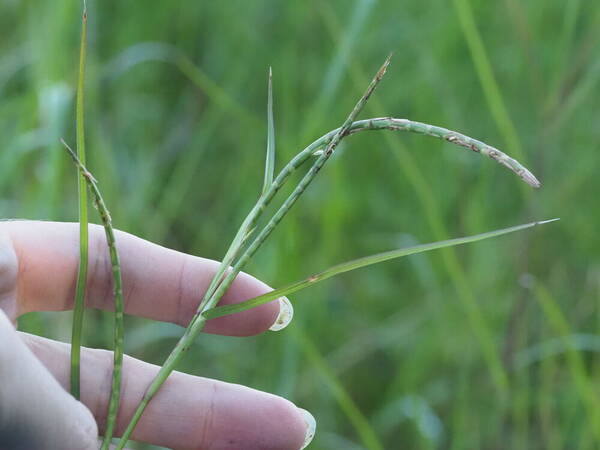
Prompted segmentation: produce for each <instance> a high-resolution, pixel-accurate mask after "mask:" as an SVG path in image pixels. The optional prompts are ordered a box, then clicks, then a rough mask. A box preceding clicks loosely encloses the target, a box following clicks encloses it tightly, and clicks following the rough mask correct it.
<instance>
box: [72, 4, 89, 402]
mask: <svg viewBox="0 0 600 450" xmlns="http://www.w3.org/2000/svg"><path fill="white" fill-rule="evenodd" d="M86 48H87V8H86V4H85V2H84V4H83V15H82V18H81V44H80V47H79V78H78V81H77V107H76V113H75V114H76V120H77V124H76V128H77V130H76V134H77V155H78V158H79V160H80V161H81V162H82V164H85V128H84V87H85V85H84V81H85V61H86ZM78 180H79V184H78V198H79V268H78V269H77V285H76V288H75V301H74V306H73V325H72V331H71V395H73V397H75V398H76V399H78V400H79V396H80V389H81V388H80V371H81V369H80V362H81V336H82V332H83V316H84V312H85V291H86V281H87V272H88V209H87V189H86V182H85V177H84V176H83V175H81V174H78Z"/></svg>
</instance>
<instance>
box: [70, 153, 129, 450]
mask: <svg viewBox="0 0 600 450" xmlns="http://www.w3.org/2000/svg"><path fill="white" fill-rule="evenodd" d="M62 143H63V145H64V146H65V148H66V150H67V152H68V153H69V154H70V155H71V158H73V162H74V163H75V165H76V166H77V168H78V169H79V173H80V175H81V176H82V177H83V179H84V180H85V182H86V184H87V187H89V189H90V191H91V193H92V195H93V197H94V206H95V207H96V208H97V209H98V213H99V214H100V219H101V220H102V225H103V226H104V234H105V235H106V243H107V245H108V251H109V254H110V262H111V267H112V278H113V295H114V298H115V330H114V360H113V374H112V387H111V392H110V402H109V405H108V412H107V415H106V430H105V433H104V440H103V441H102V450H107V449H108V448H109V445H110V443H111V440H112V436H113V432H114V429H115V424H116V420H117V413H118V411H119V401H120V396H121V372H122V369H123V341H124V326H123V312H124V306H123V280H122V276H121V263H120V261H119V253H118V252H117V243H116V240H115V233H114V230H113V227H112V220H111V217H110V213H109V211H108V208H107V207H106V204H105V203H104V199H103V198H102V194H101V193H100V190H99V189H98V185H97V184H96V180H95V179H94V177H93V176H92V174H91V173H90V172H89V171H88V170H87V169H86V167H85V165H84V164H83V163H82V162H81V160H80V159H79V158H78V157H77V155H76V154H75V152H74V151H73V150H71V148H70V147H69V146H68V145H67V144H66V142H64V141H62Z"/></svg>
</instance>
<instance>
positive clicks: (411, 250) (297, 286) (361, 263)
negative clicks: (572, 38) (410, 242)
mask: <svg viewBox="0 0 600 450" xmlns="http://www.w3.org/2000/svg"><path fill="white" fill-rule="evenodd" d="M555 220H558V219H552V220H546V221H542V222H531V223H527V224H524V225H517V226H514V227H510V228H503V229H500V230H495V231H489V232H487V233H481V234H476V235H474V236H467V237H461V238H455V239H449V240H446V241H439V242H433V243H429V244H421V245H415V246H413V247H406V248H401V249H397V250H391V251H388V252H384V253H378V254H375V255H370V256H365V257H363V258H359V259H355V260H352V261H347V262H344V263H341V264H338V265H336V266H333V267H330V268H329V269H327V270H324V271H322V272H319V273H317V274H315V275H312V276H310V277H308V278H305V279H304V280H300V281H297V282H295V283H292V284H290V285H288V286H285V287H283V288H280V289H276V290H274V291H271V292H268V293H266V294H264V295H260V296H258V297H254V298H251V299H250V300H246V301H244V302H242V303H237V304H234V305H226V306H219V307H216V308H213V309H210V310H207V311H206V312H204V314H203V315H204V317H206V318H207V319H214V318H216V317H222V316H227V315H230V314H235V313H238V312H241V311H246V310H248V309H251V308H255V307H257V306H260V305H262V304H265V303H268V302H270V301H272V300H275V299H277V298H279V297H283V296H285V295H289V294H292V293H294V292H297V291H300V290H302V289H305V288H307V287H309V286H312V285H314V284H316V283H319V282H321V281H323V280H326V279H328V278H331V277H333V276H335V275H339V274H341V273H344V272H349V271H351V270H354V269H359V268H361V267H366V266H370V265H371V264H376V263H380V262H383V261H388V260H390V259H396V258H401V257H403V256H408V255H414V254H415V253H422V252H427V251H431V250H436V249H439V248H444V247H452V246H455V245H462V244H468V243H470V242H476V241H481V240H484V239H489V238H492V237H496V236H501V235H503V234H508V233H512V232H514V231H519V230H524V229H526V228H532V227H534V226H536V225H543V224H545V223H549V222H553V221H555Z"/></svg>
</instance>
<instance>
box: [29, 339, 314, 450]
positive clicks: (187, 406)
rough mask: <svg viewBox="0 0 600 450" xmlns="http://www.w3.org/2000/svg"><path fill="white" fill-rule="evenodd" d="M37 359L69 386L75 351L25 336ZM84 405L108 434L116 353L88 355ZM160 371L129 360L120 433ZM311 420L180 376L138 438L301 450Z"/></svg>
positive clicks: (153, 406)
mask: <svg viewBox="0 0 600 450" xmlns="http://www.w3.org/2000/svg"><path fill="white" fill-rule="evenodd" d="M23 339H24V340H25V341H26V342H27V344H28V345H29V346H30V348H31V349H32V351H33V352H34V353H35V355H36V356H37V357H38V358H39V359H40V360H41V361H42V362H43V363H44V365H46V367H47V368H48V369H49V370H50V372H52V374H54V376H55V377H56V379H57V380H58V381H59V382H60V383H61V384H63V386H64V385H66V384H67V383H68V377H69V345H68V344H63V343H59V342H55V341H50V340H48V339H44V338H40V337H38V336H33V335H25V334H24V335H23ZM81 367H82V373H81V386H82V388H81V393H82V397H81V399H82V401H83V403H84V404H85V405H87V406H88V407H89V408H90V410H91V411H92V412H93V414H94V416H95V417H96V420H97V421H98V427H99V428H100V430H101V431H102V429H103V427H104V422H105V414H106V409H107V404H108V397H109V390H110V383H111V370H112V353H111V352H108V351H105V350H91V349H83V351H82V363H81ZM158 369H159V368H158V367H157V366H154V365H151V364H147V363H144V362H142V361H139V360H136V359H133V358H130V357H126V358H125V361H124V364H123V384H122V386H123V390H122V393H121V408H120V411H119V416H118V424H117V433H118V434H120V433H122V432H123V430H124V428H125V426H126V424H127V423H128V422H129V419H130V418H131V416H132V415H133V412H134V410H135V407H136V406H137V404H138V403H139V401H140V400H141V399H142V396H143V394H144V392H145V390H146V388H147V386H148V385H149V384H150V382H151V381H152V379H153V378H154V376H155V374H156V372H157V371H158ZM306 430H307V425H306V419H305V418H304V415H303V413H302V411H301V410H299V409H298V408H296V407H295V406H294V405H293V404H292V403H290V402H289V401H287V400H284V399H283V398H281V397H277V396H274V395H271V394H267V393H264V392H259V391H256V390H254V389H250V388H247V387H244V386H239V385H234V384H229V383H223V382H219V381H214V380H209V379H206V378H200V377H194V376H191V375H186V374H183V373H180V372H174V373H173V374H172V375H171V376H170V377H169V378H168V379H167V381H166V382H165V383H164V385H163V386H162V387H161V389H160V390H159V391H158V393H157V394H156V396H155V397H154V399H153V400H152V401H151V402H150V404H149V406H148V407H147V409H146V411H145V412H144V415H143V416H142V418H141V419H140V422H139V424H138V426H137V428H136V430H135V431H134V434H133V437H132V438H133V439H134V440H138V441H143V442H149V443H152V444H154V445H160V446H164V447H169V448H174V449H181V450H183V449H205V448H206V449H207V448H214V449H216V448H222V449H225V448H230V449H236V448H243V449H247V450H253V449H281V450H283V449H290V450H292V449H293V450H297V449H300V448H302V445H303V443H304V439H305V435H306V434H307V432H306Z"/></svg>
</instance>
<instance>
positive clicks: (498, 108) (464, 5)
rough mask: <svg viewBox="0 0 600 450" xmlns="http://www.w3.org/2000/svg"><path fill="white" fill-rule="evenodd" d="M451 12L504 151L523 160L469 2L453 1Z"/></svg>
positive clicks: (467, 0) (519, 142)
mask: <svg viewBox="0 0 600 450" xmlns="http://www.w3.org/2000/svg"><path fill="white" fill-rule="evenodd" d="M454 9H455V11H456V14H457V15H458V19H459V23H460V27H461V30H462V32H463V34H464V36H465V40H466V41H467V45H468V47H469V52H470V54H471V59H472V61H473V65H474V66H475V70H476V71H477V76H478V78H479V81H480V83H481V87H482V89H483V93H484V95H485V98H486V100H487V102H488V105H489V107H490V111H491V113H492V117H493V118H494V121H495V122H496V125H497V126H498V128H499V130H500V132H501V133H502V134H503V136H504V138H505V139H506V147H507V149H508V150H509V151H510V152H511V153H512V154H513V155H515V156H516V157H517V158H518V159H521V160H524V159H525V155H524V154H523V149H522V148H521V141H520V140H519V135H518V134H517V130H516V128H515V125H514V123H513V121H512V119H511V117H510V114H509V112H508V109H507V108H506V105H505V103H504V100H503V97H502V93H501V91H500V86H499V85H498V81H497V80H496V76H495V75H494V71H493V69H492V64H491V63H490V60H489V57H488V52H487V50H486V48H485V44H484V43H483V39H482V37H481V34H480V33H479V30H478V29H477V23H476V21H475V16H474V15H473V8H472V6H471V2H470V0H454Z"/></svg>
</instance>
